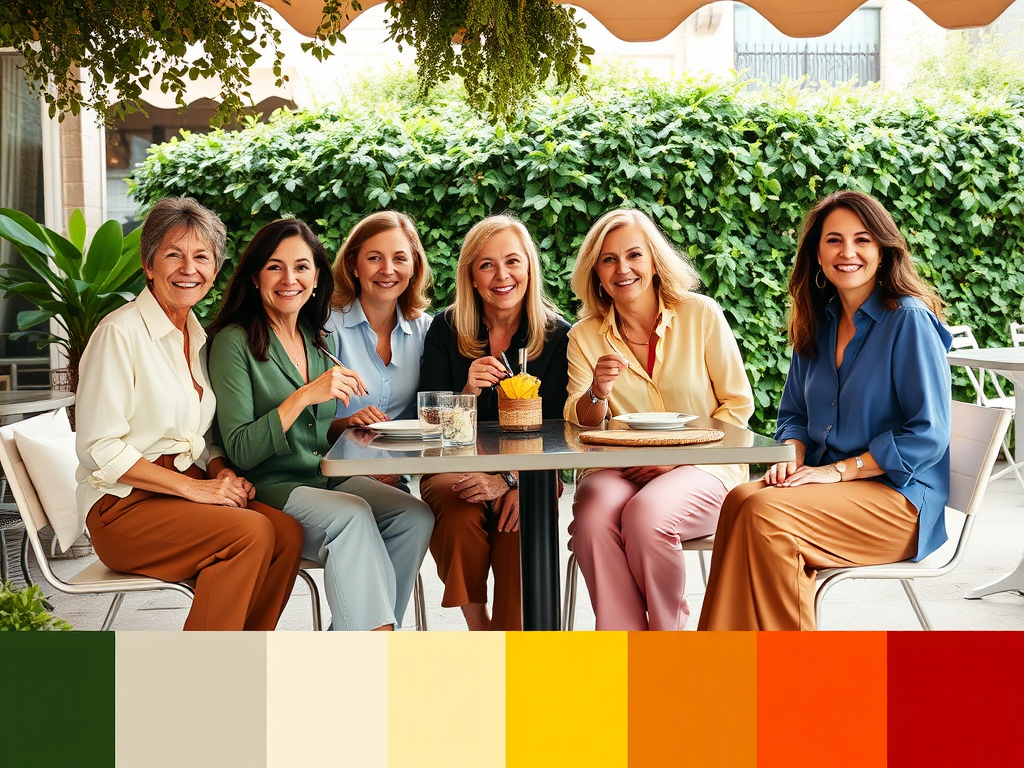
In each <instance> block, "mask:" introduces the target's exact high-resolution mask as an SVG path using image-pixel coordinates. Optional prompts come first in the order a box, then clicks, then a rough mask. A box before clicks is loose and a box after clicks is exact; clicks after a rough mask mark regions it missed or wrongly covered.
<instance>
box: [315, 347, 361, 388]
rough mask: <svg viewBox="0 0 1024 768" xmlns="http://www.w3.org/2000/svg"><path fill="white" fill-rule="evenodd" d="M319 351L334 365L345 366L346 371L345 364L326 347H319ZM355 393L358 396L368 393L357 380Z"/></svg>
mask: <svg viewBox="0 0 1024 768" xmlns="http://www.w3.org/2000/svg"><path fill="white" fill-rule="evenodd" d="M320 351H321V352H323V353H324V354H325V355H326V356H327V357H329V358H330V359H331V361H332V362H333V363H334V364H335V365H337V366H339V367H341V368H345V370H346V371H347V370H348V368H346V367H345V364H344V363H343V362H341V360H339V359H338V358H336V357H335V356H334V355H332V354H331V353H330V352H328V351H327V350H326V349H320ZM357 380H358V378H357ZM356 394H358V395H360V396H361V395H366V394H368V393H367V391H366V387H364V386H363V383H362V381H360V382H359V389H358V390H357V392H356Z"/></svg>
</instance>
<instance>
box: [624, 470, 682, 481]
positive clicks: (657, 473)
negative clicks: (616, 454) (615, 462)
mask: <svg viewBox="0 0 1024 768" xmlns="http://www.w3.org/2000/svg"><path fill="white" fill-rule="evenodd" d="M676 466H678V465H670V466H661V467H627V468H626V469H623V470H622V476H623V477H624V478H625V479H626V480H629V481H630V482H632V483H638V484H640V485H643V484H644V483H649V482H651V480H653V479H654V478H656V477H661V476H662V475H664V474H665V473H666V472H671V471H672V470H673V469H675V468H676Z"/></svg>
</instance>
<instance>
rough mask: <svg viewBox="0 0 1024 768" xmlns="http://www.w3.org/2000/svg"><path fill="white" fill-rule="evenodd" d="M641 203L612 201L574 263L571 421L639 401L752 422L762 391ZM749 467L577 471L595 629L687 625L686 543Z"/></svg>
mask: <svg viewBox="0 0 1024 768" xmlns="http://www.w3.org/2000/svg"><path fill="white" fill-rule="evenodd" d="M698 283H699V278H698V277H697V273H696V272H695V271H694V269H693V267H692V266H690V265H689V264H688V263H687V262H686V261H685V260H684V259H683V258H682V256H680V255H679V254H678V253H677V252H676V251H675V249H673V248H672V246H671V244H670V243H669V242H668V240H666V239H665V236H664V235H663V234H662V233H661V232H660V231H659V230H658V228H657V227H656V226H655V224H654V222H652V221H651V220H650V219H649V218H648V217H647V216H646V215H645V214H643V213H642V212H640V211H635V210H615V211H611V212H609V213H607V214H605V215H604V216H602V217H601V218H600V219H599V220H598V221H597V223H595V224H594V226H593V227H591V228H590V232H589V233H588V234H587V237H586V239H585V240H584V241H583V245H582V246H581V248H580V254H579V258H578V260H577V262H576V266H575V268H574V269H573V274H572V287H573V290H574V291H575V292H576V295H577V297H579V299H580V300H581V301H582V302H583V310H582V312H581V313H580V318H581V319H580V321H579V322H578V323H576V325H574V326H573V328H572V330H571V331H569V349H568V356H569V396H568V398H567V399H566V401H565V418H566V419H567V420H568V421H571V422H573V423H574V424H577V425H580V426H597V425H599V424H601V423H602V422H603V421H604V420H605V419H606V418H609V417H615V416H619V415H622V414H625V413H629V412H634V411H676V412H685V413H691V414H696V415H698V416H713V417H714V418H716V419H721V420H722V421H727V422H729V423H731V424H735V425H736V426H739V427H745V426H746V424H747V419H748V418H749V417H750V414H751V413H752V412H753V410H754V397H753V392H752V391H751V389H750V384H749V383H748V381H747V376H746V374H745V373H744V370H743V360H742V359H741V358H740V352H739V347H738V346H737V344H736V339H735V338H734V337H733V334H732V331H731V330H730V328H729V324H728V322H727V321H726V319H725V315H724V314H723V313H722V310H721V308H720V307H719V306H718V304H716V303H715V302H714V301H713V300H712V299H709V298H708V297H706V296H701V295H698V294H696V293H694V292H693V291H694V289H695V288H696V287H697V285H698ZM746 478H747V468H746V467H745V466H740V465H716V466H691V465H682V466H664V467H631V468H628V469H603V470H600V471H595V472H590V473H587V474H585V475H584V476H583V477H582V478H581V479H580V481H579V484H578V486H577V490H576V499H575V501H574V503H573V521H572V523H571V524H570V527H569V532H570V535H571V541H570V547H571V549H572V551H573V552H574V553H575V555H576V559H577V560H578V562H579V565H580V570H581V571H582V572H583V577H584V579H585V580H586V582H587V588H588V589H589V591H590V596H591V600H592V602H593V605H594V612H595V614H596V616H597V628H598V629H611V630H645V629H652V630H674V629H682V628H683V627H684V626H685V624H686V620H687V618H688V616H689V607H688V605H687V602H686V596H685V579H686V565H685V562H684V561H683V552H682V550H681V548H680V541H683V540H686V539H693V538H698V537H701V536H707V535H708V534H711V533H714V530H715V526H716V524H717V522H718V513H719V510H720V508H721V505H722V501H723V500H724V499H725V495H726V493H728V491H729V490H730V489H731V488H733V487H734V486H736V485H739V484H740V483H741V482H743V481H744V480H746Z"/></svg>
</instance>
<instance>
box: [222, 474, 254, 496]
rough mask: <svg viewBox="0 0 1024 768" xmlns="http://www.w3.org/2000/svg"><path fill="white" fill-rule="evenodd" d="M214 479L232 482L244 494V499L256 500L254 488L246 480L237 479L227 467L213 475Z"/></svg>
mask: <svg viewBox="0 0 1024 768" xmlns="http://www.w3.org/2000/svg"><path fill="white" fill-rule="evenodd" d="M214 479H215V480H222V479H226V480H230V481H232V482H234V483H235V484H236V485H237V486H238V487H239V488H240V489H241V490H242V492H243V493H245V497H246V498H247V499H255V498H256V487H255V486H254V485H253V484H252V483H250V482H249V481H248V480H246V479H245V478H244V477H239V476H238V475H236V474H235V471H234V470H233V469H230V468H229V467H224V468H223V469H222V470H220V471H219V472H218V473H217V474H216V475H214Z"/></svg>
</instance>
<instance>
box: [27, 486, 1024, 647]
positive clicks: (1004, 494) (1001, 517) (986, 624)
mask: <svg viewBox="0 0 1024 768" xmlns="http://www.w3.org/2000/svg"><path fill="white" fill-rule="evenodd" d="M998 468H999V467H998V466H997V469H998ZM572 491H573V489H572V487H571V486H570V487H568V488H566V493H565V495H564V496H563V500H562V504H561V513H560V515H559V523H560V526H561V538H562V546H561V551H562V580H563V582H564V573H565V563H566V559H567V557H568V551H567V549H566V546H565V544H566V541H567V540H568V535H567V533H566V527H567V526H568V523H569V519H570V500H571V498H572ZM1022 553H1024V493H1022V489H1021V488H1020V486H1019V485H1018V483H1017V481H1016V480H1015V479H1014V478H1012V477H1009V478H1003V479H1001V480H998V481H996V482H995V483H993V484H992V485H991V486H990V487H989V489H988V493H987V495H986V502H985V506H984V510H983V512H982V514H981V516H980V517H979V518H978V521H977V524H976V525H975V528H974V532H973V535H972V540H971V542H970V545H969V546H968V549H967V553H966V555H965V557H964V560H963V563H962V564H961V565H960V567H959V568H958V569H957V570H955V571H954V572H953V573H951V574H949V575H947V576H945V577H942V578H938V579H926V580H923V581H922V582H921V583H920V585H919V588H918V589H919V592H920V594H921V599H922V601H923V603H924V605H925V608H926V610H927V611H928V612H929V615H930V617H931V620H932V622H933V624H934V625H935V628H936V629H944V630H957V629H960V630H968V629H974V630H978V629H1004V630H1005V629H1013V630H1024V596H1022V595H1021V593H1018V592H1014V593H1003V594H999V595H993V596H991V597H987V598H984V599H982V600H965V599H964V598H963V593H964V590H965V589H970V588H973V587H976V586H979V585H981V584H984V583H987V582H989V581H992V580H994V579H996V578H998V577H999V576H1001V575H1003V574H1004V573H1006V572H1008V571H1010V570H1011V569H1013V568H1014V567H1016V565H1017V563H1018V562H1019V561H1020V560H1021V555H1022ZM697 557H698V556H697V554H696V553H689V554H687V564H688V573H687V598H688V599H689V602H690V610H691V618H690V622H689V625H688V626H687V629H694V628H695V627H696V624H697V621H696V619H697V616H698V615H699V613H700V607H701V602H702V600H703V596H704V585H703V582H702V580H701V574H700V568H699V564H698V560H697ZM86 562H88V561H87V560H85V559H78V560H71V561H56V562H55V563H54V569H55V570H56V571H57V572H58V573H59V574H60V575H62V577H65V578H66V577H69V576H71V575H72V574H73V573H75V572H77V571H78V570H80V569H81V568H82V567H84V566H85V564H86ZM422 573H423V581H424V587H425V591H426V601H427V614H428V619H429V625H430V629H431V630H454V631H459V630H465V624H464V623H463V621H462V616H461V613H460V612H459V611H458V610H457V609H448V608H441V607H440V604H441V592H442V585H441V582H440V580H439V579H438V578H437V572H436V570H435V568H434V563H433V561H432V560H431V559H430V556H429V555H427V561H426V562H425V563H424V564H423V570H422ZM35 575H36V577H38V572H36V573H35ZM317 578H319V574H317ZM44 589H45V591H46V592H47V594H52V595H53V597H52V598H51V601H52V602H53V604H54V605H55V607H56V612H57V614H58V615H60V616H61V617H62V618H64V619H66V620H68V621H69V622H71V624H73V625H74V626H75V627H76V628H78V629H98V628H99V626H100V624H101V623H102V621H103V616H104V615H105V613H106V609H107V605H108V603H109V599H108V598H106V597H97V596H72V595H65V594H62V593H59V592H56V591H55V590H53V589H52V588H50V587H49V586H48V585H44ZM323 609H324V613H325V621H326V617H327V616H328V615H329V614H328V609H327V604H326V601H324V605H323ZM576 610H577V619H576V629H577V630H591V629H593V628H594V613H593V610H592V608H591V606H590V598H589V596H588V594H587V591H586V587H585V585H584V583H583V581H582V579H580V589H579V599H578V604H577V609H576ZM187 611H188V601H187V600H186V599H185V598H183V597H179V596H177V595H173V594H157V593H148V594H147V593H143V594H138V595H128V596H127V597H126V598H125V601H124V606H123V607H122V609H121V613H120V616H119V617H118V620H117V623H116V624H115V628H116V629H118V630H122V631H123V630H178V629H180V628H181V626H182V623H183V622H184V619H185V614H186V613H187ZM404 624H405V629H407V630H409V629H411V628H412V627H413V616H412V608H411V607H410V609H409V612H408V614H407V615H406V617H405V621H404ZM822 624H823V626H822V628H823V629H850V630H852V629H859V630H909V629H917V628H918V625H917V620H916V618H915V617H914V613H913V611H912V610H911V608H910V605H909V604H908V603H907V600H906V598H905V597H904V594H903V590H902V588H901V587H900V585H899V584H898V583H895V582H894V583H888V582H847V583H844V584H840V585H839V586H837V587H836V588H835V589H833V590H832V592H831V594H830V596H829V600H828V601H827V602H826V604H825V611H824V616H823V621H822ZM280 628H281V629H284V630H293V631H306V630H309V629H310V607H309V598H308V593H307V591H306V588H305V586H304V585H303V584H302V582H301V581H300V582H299V583H298V585H297V586H296V588H295V593H294V594H293V596H292V600H291V602H290V603H289V605H288V608H287V609H286V611H285V614H284V616H283V617H282V621H281V626H280Z"/></svg>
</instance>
